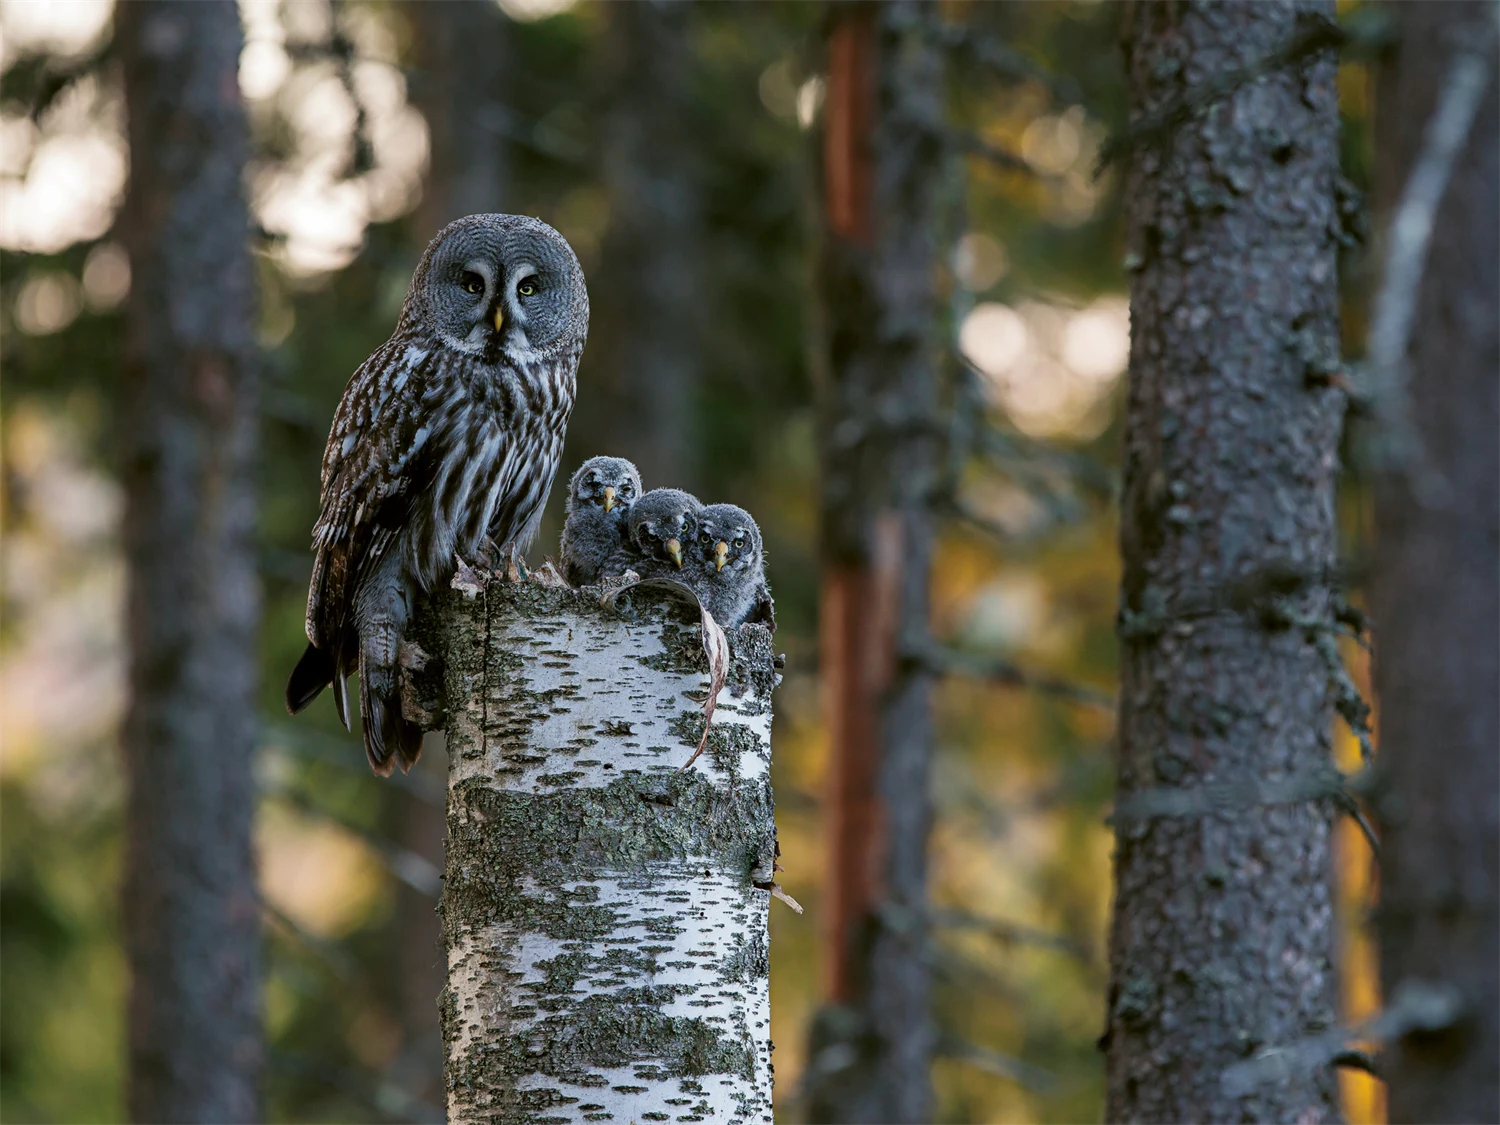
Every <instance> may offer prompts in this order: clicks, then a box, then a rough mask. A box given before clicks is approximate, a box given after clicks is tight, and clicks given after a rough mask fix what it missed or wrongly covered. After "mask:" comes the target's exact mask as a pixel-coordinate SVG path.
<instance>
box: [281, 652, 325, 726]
mask: <svg viewBox="0 0 1500 1125" xmlns="http://www.w3.org/2000/svg"><path fill="white" fill-rule="evenodd" d="M334 678H335V677H334V667H333V657H332V655H331V654H329V653H328V652H327V651H325V650H324V649H321V648H317V647H316V646H314V645H308V646H307V648H306V649H305V650H304V651H303V653H302V659H301V660H299V661H297V667H295V668H293V669H292V674H291V676H290V677H288V678H287V681H286V709H287V711H288V712H289V713H290V714H293V715H295V714H296V713H297V712H298V711H301V710H302V709H303V708H304V707H306V706H307V705H308V704H309V703H311V702H312V701H313V700H314V699H316V698H318V696H319V694H321V693H322V691H323V689H324V688H326V687H327V686H328V685H329V684H331V683H333V681H334Z"/></svg>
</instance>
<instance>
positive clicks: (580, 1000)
mask: <svg viewBox="0 0 1500 1125" xmlns="http://www.w3.org/2000/svg"><path fill="white" fill-rule="evenodd" d="M486 596H487V603H488V604H486V603H485V602H484V601H480V600H478V599H475V600H467V601H466V600H463V599H462V598H461V597H460V596H458V595H457V594H454V595H452V596H450V597H449V598H448V599H447V600H446V601H445V602H444V603H443V604H442V605H441V606H440V607H439V610H438V612H439V613H440V614H442V617H443V636H444V646H443V650H444V653H445V656H446V661H445V666H446V672H445V675H446V691H445V694H446V697H447V716H448V719H447V733H448V745H449V752H450V759H449V760H450V774H449V805H448V853H447V871H446V875H445V887H444V894H443V907H442V911H443V930H444V942H445V945H446V947H447V950H448V967H449V981H448V987H447V988H446V989H445V991H444V994H443V998H442V1002H441V1008H442V1013H443V1038H444V1042H445V1045H446V1056H447V1064H446V1080H447V1086H448V1112H449V1120H450V1121H454V1122H473V1121H504V1122H540V1121H574V1120H605V1119H611V1118H606V1117H605V1116H604V1115H607V1114H613V1117H612V1119H613V1120H616V1121H627V1120H640V1121H656V1120H668V1119H671V1120H715V1121H756V1122H761V1121H764V1122H769V1121H770V1117H771V1069H770V1039H769V992H768V983H769V947H768V939H767V930H766V911H767V905H768V903H769V898H770V896H769V895H768V894H767V892H766V891H764V890H761V889H758V888H756V887H755V885H754V883H755V881H756V880H758V879H760V878H761V877H762V876H763V874H764V873H765V872H768V871H769V870H770V867H771V863H772V862H773V858H772V857H773V856H774V847H775V844H774V840H775V825H774V808H773V804H772V799H771V788H770V745H769V734H770V719H771V713H770V701H769V697H768V695H762V694H761V693H760V689H761V688H764V689H765V690H766V691H767V692H769V689H770V688H771V686H773V685H774V672H772V671H771V670H770V668H771V664H770V662H771V650H770V644H769V638H768V636H761V635H760V634H762V633H764V630H752V629H746V630H741V631H739V635H738V636H737V637H736V638H735V639H736V641H737V645H736V650H735V652H734V664H733V667H732V670H731V681H732V685H731V686H726V688H725V689H724V691H723V692H722V693H721V698H720V701H719V704H718V709H717V712H716V718H715V721H714V728H713V730H712V731H711V732H710V735H709V743H708V751H707V752H706V753H705V755H704V756H703V757H702V758H701V759H700V760H699V761H698V763H696V764H695V766H694V768H693V769H691V770H688V771H685V772H679V766H680V764H681V762H682V760H683V756H684V753H685V750H684V748H685V747H686V748H687V750H691V748H692V747H693V746H695V745H696V743H697V740H698V737H699V736H700V734H701V732H702V729H703V715H702V713H701V711H699V710H697V709H696V708H695V707H694V705H693V702H692V697H693V696H694V695H698V694H699V693H701V691H702V689H703V687H704V685H705V684H706V682H707V674H706V661H705V659H704V656H703V649H702V645H701V643H700V642H699V640H698V623H697V613H696V610H693V611H691V612H688V611H687V610H686V607H684V606H683V605H682V603H681V602H679V601H677V600H676V599H674V598H672V597H671V596H670V595H665V594H659V593H658V594H653V593H651V592H648V591H640V592H638V593H636V594H635V595H634V596H633V597H632V599H631V601H630V604H629V606H628V607H626V608H623V609H617V610H614V611H611V610H605V609H603V608H601V607H600V605H599V604H598V599H597V594H596V593H594V594H591V593H587V592H580V591H574V590H568V589H556V588H542V587H540V586H538V585H536V584H534V583H528V584H524V585H511V584H506V583H492V584H491V585H490V586H489V587H488V589H487V591H486ZM480 616H483V618H484V622H483V623H481V622H480V621H478V620H477V618H478V617H480ZM483 635H487V636H488V637H489V638H490V639H489V641H488V643H487V644H486V643H480V637H481V636H483ZM734 684H738V685H743V688H742V689H741V690H740V691H739V694H738V695H736V694H735V692H736V688H735V686H733V685H734ZM752 685H753V686H752Z"/></svg>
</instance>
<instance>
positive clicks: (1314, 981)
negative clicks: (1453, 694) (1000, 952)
mask: <svg viewBox="0 0 1500 1125" xmlns="http://www.w3.org/2000/svg"><path fill="white" fill-rule="evenodd" d="M1314 14H1318V15H1324V16H1331V14H1332V5H1331V4H1323V3H1269V2H1266V3H1256V4H1201V5H1182V4H1175V3H1141V4H1137V5H1134V6H1132V7H1131V8H1130V9H1128V15H1127V18H1126V26H1125V28H1124V30H1123V40H1124V48H1125V58H1126V67H1127V72H1128V77H1129V82H1130V90H1131V95H1130V98H1131V112H1132V116H1133V117H1138V116H1139V115H1141V114H1144V113H1146V112H1148V111H1150V110H1152V109H1153V108H1156V107H1159V106H1160V105H1161V104H1162V102H1163V101H1164V100H1165V99H1167V98H1169V97H1172V96H1173V95H1178V94H1180V93H1181V92H1182V91H1183V90H1184V89H1187V88H1190V87H1193V86H1197V85H1199V84H1201V83H1204V82H1206V81H1209V80H1210V79H1212V78H1213V77H1214V76H1215V75H1216V74H1219V73H1221V72H1223V71H1225V70H1227V69H1229V68H1232V67H1236V66H1239V65H1242V64H1246V63H1249V62H1251V61H1252V60H1255V59H1257V58H1260V57H1261V56H1264V55H1266V54H1267V53H1268V52H1271V51H1273V50H1275V49H1276V48H1278V47H1280V46H1281V45H1282V44H1284V43H1286V42H1287V41H1288V40H1289V39H1290V38H1291V37H1292V36H1293V35H1294V34H1296V33H1297V32H1298V30H1299V19H1300V17H1303V16H1306V15H1314ZM1335 65H1336V60H1335V58H1334V57H1333V56H1332V54H1331V53H1326V52H1325V53H1322V54H1318V55H1314V56H1313V57H1311V58H1308V59H1305V60H1303V61H1301V62H1299V63H1294V64H1292V65H1290V66H1286V67H1283V68H1281V69H1277V70H1273V71H1272V72H1270V73H1268V74H1266V75H1265V76H1264V77H1262V78H1260V79H1258V80H1256V81H1253V82H1250V83H1248V84H1246V85H1244V86H1242V87H1241V88H1239V89H1238V90H1237V91H1236V92H1234V93H1233V94H1231V95H1230V96H1228V97H1226V98H1224V99H1223V101H1222V102H1220V103H1219V104H1218V105H1216V106H1215V107H1214V108H1212V109H1210V110H1209V111H1207V112H1206V113H1204V114H1202V115H1200V116H1198V117H1197V118H1195V119H1193V120H1190V121H1188V122H1187V123H1185V124H1183V125H1181V126H1180V127H1179V128H1177V129H1176V131H1175V133H1173V134H1172V135H1171V136H1170V137H1169V138H1167V139H1166V140H1165V141H1164V142H1163V143H1162V144H1161V145H1159V146H1156V145H1149V146H1148V145H1145V144H1142V145H1139V146H1138V147H1137V148H1136V149H1135V151H1134V152H1133V153H1132V154H1131V167H1130V173H1129V178H1128V184H1127V188H1126V192H1125V198H1126V200H1127V208H1128V214H1129V218H1128V223H1129V233H1128V238H1129V247H1130V259H1129V260H1130V264H1131V266H1132V269H1133V275H1132V278H1131V285H1130V297H1131V351H1130V389H1129V401H1128V407H1127V419H1126V435H1125V481H1124V489H1125V491H1124V499H1123V510H1122V513H1121V528H1120V550H1121V554H1122V556H1123V564H1124V575H1123V582H1122V592H1121V610H1120V624H1119V637H1120V645H1121V688H1120V713H1119V731H1118V745H1119V749H1118V753H1119V763H1118V771H1119V772H1118V794H1117V805H1116V849H1115V876H1116V900H1115V912H1114V922H1113V928H1112V932H1111V936H1110V985H1109V997H1108V1012H1107V1030H1106V1033H1105V1037H1104V1040H1103V1045H1104V1047H1105V1050H1106V1052H1107V1090H1106V1098H1107V1101H1106V1107H1105V1119H1106V1120H1109V1121H1329V1120H1333V1119H1335V1118H1336V1116H1337V1112H1338V1111H1337V1103H1336V1096H1335V1083H1334V1075H1333V1072H1332V1070H1331V1069H1324V1070H1322V1071H1319V1072H1316V1073H1313V1074H1311V1075H1300V1076H1295V1077H1292V1078H1289V1079H1288V1080H1287V1081H1285V1082H1283V1083H1280V1084H1279V1085H1274V1086H1268V1087H1264V1088H1260V1089H1257V1090H1254V1091H1251V1092H1249V1093H1246V1094H1243V1095H1239V1094H1231V1093H1230V1092H1229V1091H1227V1090H1226V1089H1225V1087H1224V1086H1223V1084H1222V1081H1221V1079H1222V1075H1223V1072H1224V1071H1225V1069H1226V1068H1227V1067H1228V1066H1230V1065H1231V1064H1232V1063H1234V1062H1236V1061H1237V1060H1242V1059H1244V1058H1245V1057H1246V1056H1248V1055H1250V1054H1252V1053H1253V1052H1255V1051H1256V1050H1257V1048H1259V1047H1261V1046H1270V1045H1281V1044H1284V1043H1287V1042H1290V1041H1293V1040H1297V1039H1300V1038H1302V1037H1304V1036H1306V1035H1308V1034H1310V1033H1311V1032H1312V1031H1314V1030H1315V1029H1319V1028H1325V1027H1328V1026H1330V1025H1331V1024H1332V1022H1333V1020H1334V1017H1335V1005H1334V993H1335V973H1334V970H1333V965H1332V958H1333V951H1334V932H1333V909H1332V895H1331V886H1330V883H1331V869H1330V854H1329V836H1330V819H1331V813H1330V808H1329V805H1328V803H1327V801H1326V799H1313V800H1301V799H1297V798H1292V797H1286V796H1285V795H1284V794H1283V797H1282V800H1281V803H1273V802H1275V801H1276V800H1277V798H1276V796H1275V795H1274V793H1273V791H1272V789H1273V788H1274V787H1270V788H1268V787H1266V786H1265V783H1266V782H1275V781H1281V780H1286V779H1288V778H1293V779H1296V778H1317V777H1320V776H1326V772H1327V770H1328V769H1329V768H1330V749H1331V726H1330V723H1331V717H1332V711H1331V706H1330V693H1329V690H1328V683H1329V675H1330V668H1329V666H1328V662H1327V657H1326V656H1325V655H1323V654H1324V653H1326V652H1327V651H1328V645H1327V644H1326V643H1322V644H1320V643H1318V642H1326V641H1327V636H1328V631H1329V630H1330V629H1331V628H1332V596H1331V593H1330V590H1329V588H1328V585H1327V582H1328V577H1329V575H1330V573H1331V571H1332V569H1333V563H1334V559H1335V538H1334V531H1335V529H1334V479H1335V469H1336V465H1335V461H1336V450H1337V443H1338V434H1339V426H1340V416H1341V403H1340V392H1339V391H1337V390H1333V389H1330V388H1329V387H1327V386H1326V385H1323V386H1320V385H1318V383H1317V380H1316V379H1310V378H1309V373H1310V372H1314V371H1316V370H1321V369H1322V368H1321V366H1320V365H1319V364H1318V363H1317V362H1315V361H1316V360H1317V359H1318V358H1319V357H1321V358H1323V359H1327V358H1328V357H1336V356H1337V354H1338V352H1337V347H1338V293H1337V269H1338V263H1337V255H1336V244H1335V238H1334V233H1335V222H1336V212H1335V195H1334V189H1335V179H1336V177H1337V175H1338V171H1339V169H1338V159H1339V144H1338V129H1339V120H1338V100H1337V95H1336V92H1335V87H1334V77H1335ZM1284 788H1285V787H1284ZM1225 792H1228V793H1234V794H1239V795H1240V796H1239V797H1238V798H1237V799H1232V800H1229V801H1224V800H1223V799H1222V798H1216V796H1215V794H1223V793H1225ZM1163 798H1165V800H1164V799H1163ZM1169 803H1170V804H1171V805H1172V806H1173V807H1172V808H1171V809H1170V810H1169V808H1168V804H1169Z"/></svg>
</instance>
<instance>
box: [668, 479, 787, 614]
mask: <svg viewBox="0 0 1500 1125" xmlns="http://www.w3.org/2000/svg"><path fill="white" fill-rule="evenodd" d="M765 566H766V560H765V551H764V549H763V548H762V546H761V539H760V528H759V527H758V526H756V523H755V521H754V520H753V519H751V518H750V513H749V512H747V511H745V509H744V508H737V507H735V506H734V505H733V504H710V505H709V506H708V507H706V508H704V509H703V510H702V511H701V512H699V513H698V539H697V542H696V543H695V544H694V545H693V550H692V553H691V559H690V561H689V563H688V565H687V567H686V568H685V569H686V571H687V580H688V584H689V585H690V586H692V587H693V590H694V591H695V592H696V593H697V595H698V600H699V601H700V602H702V603H703V605H704V606H705V607H706V608H707V610H708V612H709V613H711V614H713V615H714V620H715V621H717V622H718V623H719V627H720V628H722V629H733V628H735V627H737V626H739V625H743V624H745V623H747V622H755V623H757V624H760V625H766V626H768V627H769V628H771V629H773V630H774V629H775V628H776V607H775V605H774V603H773V602H772V601H771V589H770V587H769V586H767V585H766V569H765Z"/></svg>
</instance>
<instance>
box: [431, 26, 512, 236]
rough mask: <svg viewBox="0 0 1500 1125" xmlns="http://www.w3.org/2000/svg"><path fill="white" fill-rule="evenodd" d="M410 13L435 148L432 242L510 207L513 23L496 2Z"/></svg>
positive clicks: (432, 160)
mask: <svg viewBox="0 0 1500 1125" xmlns="http://www.w3.org/2000/svg"><path fill="white" fill-rule="evenodd" d="M407 11H408V12H409V13H410V16H411V19H412V24H413V27H414V28H415V30H416V33H417V35H416V37H417V44H418V52H419V56H420V62H421V71H420V74H419V75H418V76H417V81H416V82H415V83H414V86H415V88H414V90H413V93H414V95H415V100H416V104H417V106H418V108H420V109H421V111H422V115H423V116H424V117H425V118H426V119H427V131H428V138H429V144H430V146H431V150H430V151H431V156H430V159H429V162H428V174H427V181H426V183H425V184H424V185H423V189H422V206H421V210H420V212H419V215H420V218H421V224H422V232H421V239H420V240H421V241H423V242H425V241H426V240H427V239H429V238H431V237H432V236H433V235H435V234H436V233H437V232H438V231H439V230H441V229H442V228H443V226H444V225H446V224H447V223H450V222H452V221H453V220H454V219H461V218H463V217H464V216H465V215H475V214H485V213H488V212H494V211H506V210H507V209H508V207H507V200H508V199H509V198H510V164H511V162H510V154H509V147H508V144H507V142H506V139H505V138H506V122H507V119H506V113H507V110H506V105H505V102H506V97H505V87H506V79H507V77H508V76H509V75H510V73H511V66H510V47H511V44H510V38H511V37H510V34H509V31H510V23H509V20H508V19H507V18H506V16H505V13H504V12H502V11H501V10H500V9H499V7H498V6H496V4H495V3H494V0H445V2H444V3H441V4H436V3H430V2H423V3H410V4H408V6H407Z"/></svg>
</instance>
